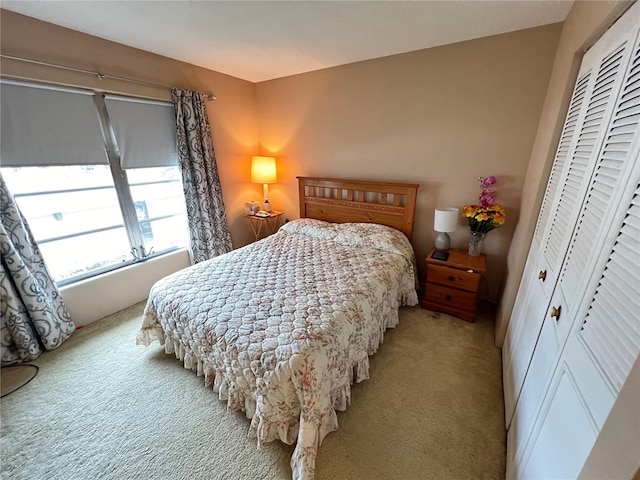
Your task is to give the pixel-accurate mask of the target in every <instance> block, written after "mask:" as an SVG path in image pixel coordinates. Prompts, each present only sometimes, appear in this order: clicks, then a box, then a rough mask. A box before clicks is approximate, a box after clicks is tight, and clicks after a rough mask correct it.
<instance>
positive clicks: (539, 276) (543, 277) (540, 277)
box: [538, 270, 547, 282]
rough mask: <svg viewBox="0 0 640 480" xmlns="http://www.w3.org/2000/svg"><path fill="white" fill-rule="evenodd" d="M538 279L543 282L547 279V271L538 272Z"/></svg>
mask: <svg viewBox="0 0 640 480" xmlns="http://www.w3.org/2000/svg"><path fill="white" fill-rule="evenodd" d="M538 279H540V280H542V281H543V282H544V281H545V280H546V279H547V271H546V270H540V273H539V274H538Z"/></svg>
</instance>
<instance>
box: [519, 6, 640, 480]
mask: <svg viewBox="0 0 640 480" xmlns="http://www.w3.org/2000/svg"><path fill="white" fill-rule="evenodd" d="M639 18H640V17H639ZM635 35H636V37H635V38H630V40H629V41H630V43H629V47H630V51H631V52H632V56H631V58H630V62H629V63H628V64H627V65H625V68H624V71H625V75H624V80H623V82H622V89H621V91H620V94H619V96H618V98H617V99H616V101H615V104H614V105H615V108H614V112H613V115H612V118H611V121H610V122H609V124H608V125H607V128H606V135H605V136H604V142H603V144H602V145H601V146H600V147H599V148H598V156H597V161H596V165H595V170H594V174H593V177H592V179H591V181H590V183H589V187H588V189H587V192H586V197H585V199H584V202H583V205H582V208H581V211H580V214H579V216H578V221H577V224H576V228H575V230H574V233H573V235H572V238H571V241H570V246H569V249H568V252H567V255H566V259H565V261H564V263H563V266H562V268H561V275H560V279H559V281H558V284H557V286H556V289H555V291H554V293H553V297H552V301H551V307H550V309H549V311H548V316H547V317H546V318H545V320H544V324H543V328H542V332H541V334H540V337H539V338H538V344H537V346H536V350H535V354H534V357H533V359H532V361H531V366H530V368H529V372H528V374H527V378H526V381H525V385H524V387H523V390H522V394H521V395H522V397H523V398H522V401H521V402H520V403H519V404H518V410H517V412H516V417H518V420H520V421H522V419H523V417H526V419H527V422H525V424H524V425H519V427H520V428H521V430H522V431H521V432H520V435H519V437H520V438H519V441H518V442H517V445H514V443H515V442H514V436H518V435H517V432H516V431H515V430H514V431H510V432H509V436H510V438H509V441H510V443H511V450H512V452H515V453H514V454H513V456H512V458H513V460H512V461H511V465H510V473H511V475H510V476H518V477H521V476H525V477H530V478H536V475H542V474H543V473H544V474H545V475H552V472H555V473H553V475H557V476H559V477H558V478H563V477H562V476H563V475H568V474H569V470H564V468H565V467H569V464H566V463H562V459H561V458H560V463H558V462H556V461H550V463H549V462H547V463H549V465H550V466H549V465H548V466H547V467H544V468H545V469H543V470H539V469H538V468H542V467H540V466H539V465H538V466H535V464H536V462H537V460H536V461H535V462H533V463H532V461H529V462H528V464H527V465H528V466H527V467H526V468H525V467H520V465H524V463H523V462H526V461H527V458H528V456H529V455H531V452H532V451H533V450H535V448H541V447H540V445H543V446H545V448H546V449H547V453H548V454H550V456H551V458H553V453H549V452H550V451H552V450H554V451H555V450H558V449H559V450H558V451H563V452H564V454H565V455H568V456H570V457H571V458H575V459H579V458H581V455H583V454H584V458H586V454H588V453H589V449H590V448H591V445H592V441H593V440H595V436H596V435H597V432H598V431H599V429H600V428H601V427H602V423H603V422H604V420H605V418H606V416H607V415H608V413H609V411H610V409H611V407H612V405H613V401H614V400H615V398H616V396H617V393H618V392H619V389H620V387H621V385H622V382H624V380H625V379H626V376H627V375H628V373H629V370H630V368H631V365H632V364H633V362H634V361H635V358H636V357H637V355H638V349H640V338H638V337H639V333H638V330H639V329H640V319H639V317H638V313H637V312H638V310H639V309H638V307H639V305H638V299H637V298H635V297H638V295H639V291H640V261H639V258H640V245H638V242H640V236H638V233H639V231H638V230H636V232H635V234H636V237H635V238H636V241H635V245H631V243H632V242H631V241H630V239H631V238H633V237H632V236H629V235H627V236H626V237H624V238H626V240H624V241H622V239H623V237H620V236H619V231H620V225H622V224H623V221H625V220H624V218H629V219H632V218H633V215H632V213H633V212H634V211H636V210H633V209H632V210H629V211H628V210H627V209H628V207H629V205H630V203H629V202H630V201H631V200H630V199H631V198H632V197H633V195H634V191H635V190H636V189H637V185H638V184H639V183H640V163H639V161H638V153H639V150H640V37H638V29H636V30H635ZM636 201H637V200H636ZM632 203H633V202H632ZM634 208H636V209H637V207H634ZM630 212H631V213H630ZM635 215H636V216H637V212H636V214H635ZM629 221H630V222H632V223H633V220H629ZM629 228H630V227H629ZM629 228H627V230H628V229H629ZM616 238H617V240H616ZM614 240H615V242H616V245H618V244H620V247H619V248H620V250H621V251H622V252H625V254H626V266H627V268H629V269H630V270H631V271H632V273H631V274H630V275H617V274H613V273H612V272H611V270H610V269H609V267H608V266H606V265H605V264H606V262H607V261H608V260H607V258H608V257H609V251H610V250H611V249H612V248H617V247H613V243H614ZM623 244H624V246H622V245H623ZM630 247H633V248H635V249H636V250H635V254H633V253H632V250H630ZM604 269H609V270H608V273H605V275H614V276H615V278H616V280H620V278H623V279H624V281H618V284H619V285H618V286H617V287H616V288H618V289H619V293H617V294H615V295H614V298H615V299H616V300H617V302H615V303H614V304H613V305H610V307H611V313H612V314H613V312H614V311H615V310H616V305H618V308H619V311H618V312H617V313H619V315H618V317H619V318H620V319H621V322H622V323H621V324H622V325H628V326H629V327H630V330H629V332H628V333H626V332H624V331H623V330H619V329H618V330H616V329H615V328H614V327H613V325H614V324H615V322H612V321H610V320H607V321H605V322H604V323H595V322H594V328H593V330H592V333H591V337H592V338H591V341H592V346H593V348H592V352H593V353H595V354H596V355H600V356H601V358H600V360H597V361H598V362H602V363H603V364H607V365H610V364H611V363H612V362H611V359H606V360H605V357H606V353H605V352H610V351H618V352H619V353H618V354H616V355H617V356H621V355H623V352H625V355H626V356H625V359H624V363H623V364H624V368H623V369H622V373H620V372H618V375H617V381H618V385H617V387H616V388H617V390H609V389H607V388H604V382H603V381H602V377H600V376H598V375H597V374H596V371H595V370H594V369H593V368H592V367H593V365H594V363H593V362H591V363H590V362H588V361H587V360H586V359H585V358H581V359H580V360H578V361H575V360H574V361H568V360H567V359H568V358H570V357H567V356H566V355H565V354H566V351H568V350H566V351H565V352H564V353H562V355H563V357H562V358H563V359H564V361H560V365H561V374H559V376H558V375H556V377H555V378H557V382H558V383H556V384H555V386H554V387H553V388H556V389H558V392H560V393H558V395H559V397H558V398H560V399H563V400H562V401H567V400H566V398H569V397H571V395H573V394H575V395H574V396H573V397H572V398H573V400H576V398H580V399H581V401H582V400H584V401H586V400H585V399H590V401H591V402H592V403H593V405H594V407H593V408H592V409H589V410H588V411H585V412H582V413H584V415H581V416H578V417H571V416H568V417H567V418H568V419H573V420H572V421H573V422H577V423H575V424H571V422H569V423H568V424H566V425H565V426H566V427H567V428H568V429H569V431H573V430H574V431H575V432H581V433H580V438H579V439H577V438H576V439H573V446H574V447H575V448H576V450H575V451H574V450H572V449H569V450H567V449H566V448H565V449H564V450H562V448H560V447H559V446H557V445H555V444H554V442H555V441H556V440H557V438H561V436H557V438H556V439H555V440H554V438H552V437H553V435H551V437H548V438H546V437H545V435H542V437H540V436H539V434H536V433H535V432H536V428H532V422H533V420H535V418H536V416H537V418H538V421H537V423H538V425H540V424H541V422H542V421H543V420H540V419H541V418H543V419H544V418H546V417H544V416H542V417H540V416H539V414H540V412H541V411H542V410H544V408H542V402H543V399H544V396H543V394H544V392H545V391H547V389H548V388H549V386H550V385H551V384H552V380H551V378H552V374H553V371H554V369H555V368H556V367H557V365H558V358H559V357H560V355H561V352H563V350H562V348H563V346H564V345H565V342H567V347H566V348H567V349H569V348H570V346H571V345H574V347H575V342H574V343H572V338H571V337H570V338H569V340H567V337H568V336H569V332H570V330H571V329H572V328H575V325H576V324H581V323H582V320H581V319H583V318H584V317H585V315H587V316H588V315H592V313H589V312H591V310H587V309H588V308H589V309H590V308H591V307H588V303H587V300H589V298H591V297H589V298H586V296H589V295H593V291H594V290H595V289H596V287H597V285H598V284H597V282H599V281H600V279H601V276H602V271H604ZM592 272H598V273H597V274H593V273H592ZM625 281H627V282H630V283H628V284H625ZM601 286H602V284H601ZM598 288H599V287H598ZM609 291H611V289H609ZM634 291H635V292H636V293H635V295H634V294H633V292H634ZM588 292H591V293H588ZM607 302H609V303H610V302H611V299H609V300H603V301H601V302H600V303H599V305H600V313H603V312H602V305H606V304H607ZM552 312H553V313H556V314H557V315H555V316H554V317H551V316H550V314H551V313H552ZM634 312H635V313H634ZM604 318H606V317H605V316H602V317H601V319H604ZM594 332H595V333H594ZM627 334H628V336H627ZM585 338H586V337H585ZM603 342H609V344H608V347H603V346H602V344H603ZM616 342H617V343H616ZM633 345H635V347H633ZM611 349H613V350H611ZM578 353H580V354H581V355H580V356H581V357H585V355H584V352H583V351H581V350H580V351H579V352H578ZM578 353H575V354H574V357H575V356H576V355H578ZM594 358H595V357H594ZM572 364H575V365H572ZM584 369H586V370H584ZM583 370H584V371H583ZM562 372H564V373H562ZM563 375H565V376H564V377H563ZM560 377H562V379H561V378H560ZM572 382H573V383H572ZM560 385H562V388H560ZM584 385H586V387H584ZM596 386H598V387H596ZM553 388H552V391H555V390H553ZM576 392H579V393H576ZM565 397H566V398H565ZM545 402H546V403H547V405H548V408H551V404H550V400H545ZM581 404H582V403H581ZM557 405H560V403H558V404H557ZM566 406H567V405H564V406H563V408H564V407H566ZM578 407H579V405H578V404H576V405H572V407H571V408H572V409H573V413H575V414H576V415H577V414H578V413H580V412H581V411H580V410H579V409H578ZM558 408H559V407H558ZM525 410H527V412H525ZM549 411H550V412H551V413H547V414H546V415H548V416H549V418H553V417H554V415H555V413H553V412H555V411H556V410H549ZM558 415H559V416H560V417H562V414H561V413H560V411H558ZM590 419H597V422H596V423H595V425H596V428H595V430H594V429H592V428H591V427H590V426H592V425H593V424H594V423H593V421H592V420H590ZM587 420H589V421H587ZM547 422H554V423H555V424H562V422H563V420H562V418H554V419H553V420H548V419H547ZM578 423H579V424H578ZM587 427H589V428H587ZM539 428H541V427H539ZM550 428H551V427H550ZM572 429H573V430H572ZM532 431H533V432H534V433H532V434H531V433H530V432H532ZM549 431H551V432H555V430H553V428H551V430H549ZM556 433H557V432H556ZM527 434H530V435H531V438H530V439H528V437H527ZM563 434H564V435H565V436H566V435H569V436H571V434H570V433H567V432H563ZM549 442H550V443H549ZM581 445H582V446H583V447H580V446H581ZM536 446H537V447H536ZM578 447H580V448H578ZM526 452H529V453H526ZM581 452H582V453H581ZM537 455H538V456H534V458H537V459H539V458H541V457H540V455H542V451H541V452H539V453H538V454H537ZM553 465H555V466H556V467H558V468H559V470H554V468H555V467H553V468H552V466H553ZM514 472H517V475H516V474H515V473H514ZM525 473H526V475H525ZM553 475H552V476H553ZM545 478H546V477H545Z"/></svg>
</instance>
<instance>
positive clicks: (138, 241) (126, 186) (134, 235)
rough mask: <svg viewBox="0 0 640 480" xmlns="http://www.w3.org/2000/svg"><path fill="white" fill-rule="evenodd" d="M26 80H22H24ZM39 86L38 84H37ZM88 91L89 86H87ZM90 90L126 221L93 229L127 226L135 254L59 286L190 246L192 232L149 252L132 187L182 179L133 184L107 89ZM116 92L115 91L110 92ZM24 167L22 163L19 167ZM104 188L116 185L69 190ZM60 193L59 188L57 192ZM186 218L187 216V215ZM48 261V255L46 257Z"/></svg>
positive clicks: (63, 280) (75, 235) (18, 195)
mask: <svg viewBox="0 0 640 480" xmlns="http://www.w3.org/2000/svg"><path fill="white" fill-rule="evenodd" d="M21 83H22V82H21ZM24 85H25V86H33V84H31V85H30V84H29V83H27V82H25V83H24ZM40 85H45V86H47V87H49V85H47V84H38V86H40ZM36 88H38V87H36ZM51 88H54V89H55V86H51ZM85 91H87V90H85ZM89 92H90V93H91V95H92V97H93V103H94V105H95V107H96V110H97V114H98V118H99V121H100V129H101V133H102V138H103V142H104V149H105V153H106V155H107V159H108V163H109V170H110V172H111V177H112V179H113V188H114V189H115V193H116V196H117V199H118V206H119V207H120V213H121V215H122V223H121V224H119V225H116V226H113V225H111V226H108V227H105V228H104V229H97V230H96V232H93V233H97V232H99V231H102V230H109V229H113V228H121V227H124V229H125V232H126V235H127V239H128V241H129V246H130V247H131V250H130V251H129V254H130V255H131V258H128V259H126V260H124V261H123V262H121V263H117V264H113V265H108V266H104V267H100V268H97V269H94V270H90V271H87V272H84V273H80V274H78V275H74V276H72V277H69V278H65V279H61V280H57V281H56V284H57V285H58V286H59V287H63V286H67V285H70V284H73V283H76V282H80V281H83V280H87V279H88V278H92V277H95V276H98V275H102V274H104V273H108V272H111V271H115V270H118V269H120V268H124V267H128V266H131V265H135V264H137V263H141V262H144V261H146V260H148V259H150V258H155V257H159V256H161V255H165V254H168V253H171V252H175V251H177V250H181V249H186V248H188V236H187V244H186V245H184V246H172V247H169V248H164V249H162V250H159V251H154V249H153V246H152V247H151V248H150V249H149V251H148V252H147V251H146V249H145V240H144V236H143V233H142V228H141V223H142V222H141V221H140V220H139V219H138V215H137V211H136V207H135V202H134V200H133V196H132V193H131V187H132V186H137V185H143V184H158V183H177V182H180V180H162V181H150V182H137V183H134V184H133V185H131V184H130V183H129V179H128V177H127V172H126V170H125V169H123V168H122V166H121V161H120V160H121V157H120V151H119V149H118V144H117V140H116V136H115V132H114V129H113V127H112V125H111V122H110V120H109V113H108V110H107V106H106V103H105V93H104V92H97V91H91V90H89ZM109 95H112V94H109ZM122 97H125V96H124V95H122ZM140 100H142V101H144V100H145V99H142V98H140ZM152 101H153V102H158V100H152ZM162 103H165V104H167V105H172V104H171V102H162ZM172 106H173V105H172ZM50 166H51V167H55V166H56V165H50ZM43 167H47V165H43ZM176 167H177V168H178V169H179V168H180V167H179V165H176ZM18 168H20V167H18ZM100 188H112V187H111V186H109V187H106V186H104V187H96V188H86V189H85V188H75V189H69V191H75V190H78V191H80V190H96V189H100ZM45 193H48V192H40V191H34V192H27V193H18V194H16V195H14V196H15V197H16V198H20V197H27V196H34V195H41V194H45ZM56 193H57V192H56ZM183 208H184V210H183V211H184V215H185V217H186V205H185V206H184V207H183ZM180 215H181V214H180V213H173V214H167V215H162V216H159V217H158V219H162V218H170V217H176V216H180ZM185 219H186V218H185ZM151 220H156V218H155V217H154V218H153V219H146V220H144V221H145V222H149V221H151ZM184 228H185V229H187V228H188V224H187V222H185V225H184ZM88 233H92V232H91V231H87V232H82V233H78V234H74V235H61V236H52V237H47V238H46V239H45V241H46V242H52V241H56V240H63V239H65V238H70V237H78V236H82V235H86V234H88ZM45 261H46V258H45Z"/></svg>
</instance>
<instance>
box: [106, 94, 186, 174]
mask: <svg viewBox="0 0 640 480" xmlns="http://www.w3.org/2000/svg"><path fill="white" fill-rule="evenodd" d="M105 104H106V106H107V113H108V115H109V120H110V122H111V125H112V127H113V133H114V134H115V137H116V143H117V145H118V150H119V151H120V166H121V167H122V168H125V169H126V168H145V167H164V166H169V165H177V164H178V153H177V148H176V114H175V110H174V108H173V105H172V104H171V103H168V102H158V101H153V100H142V99H137V98H135V99H134V98H129V97H121V96H115V95H106V96H105Z"/></svg>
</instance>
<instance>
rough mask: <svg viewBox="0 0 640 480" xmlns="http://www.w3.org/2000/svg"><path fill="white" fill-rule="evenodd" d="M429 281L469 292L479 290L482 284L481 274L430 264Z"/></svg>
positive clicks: (428, 270) (428, 269)
mask: <svg viewBox="0 0 640 480" xmlns="http://www.w3.org/2000/svg"><path fill="white" fill-rule="evenodd" d="M427 282H428V283H437V284H440V285H446V286H449V287H454V288H459V289H460V290H467V291H469V292H477V291H478V285H479V284H480V274H479V273H473V272H466V271H464V270H458V269H455V268H449V267H441V266H438V265H429V266H428V268H427Z"/></svg>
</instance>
